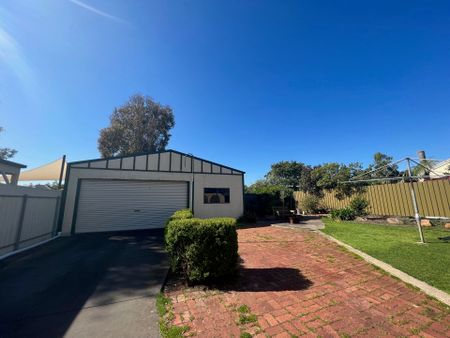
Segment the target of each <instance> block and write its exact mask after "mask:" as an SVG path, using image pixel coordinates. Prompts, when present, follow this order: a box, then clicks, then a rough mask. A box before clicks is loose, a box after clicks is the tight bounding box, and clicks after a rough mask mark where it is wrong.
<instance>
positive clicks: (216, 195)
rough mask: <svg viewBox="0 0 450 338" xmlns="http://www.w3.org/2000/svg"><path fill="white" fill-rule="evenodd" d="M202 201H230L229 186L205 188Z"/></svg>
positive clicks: (208, 202) (212, 202) (221, 202)
mask: <svg viewBox="0 0 450 338" xmlns="http://www.w3.org/2000/svg"><path fill="white" fill-rule="evenodd" d="M203 201H204V203H205V204H223V203H230V188H205V189H204V193H203Z"/></svg>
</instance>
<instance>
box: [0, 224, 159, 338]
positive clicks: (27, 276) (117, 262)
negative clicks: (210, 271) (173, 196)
mask: <svg viewBox="0 0 450 338" xmlns="http://www.w3.org/2000/svg"><path fill="white" fill-rule="evenodd" d="M167 269H168V260H167V257H166V254H165V253H164V246H163V230H145V231H134V232H115V233H96V234H81V235H76V236H71V237H63V238H59V239H57V240H54V241H53V242H50V243H47V244H45V245H43V246H41V247H38V248H35V249H32V250H30V251H27V252H24V253H22V254H19V255H16V256H14V257H10V258H8V259H6V260H4V261H1V262H0V300H1V301H0V337H2V338H3V337H61V336H69V337H70V336H73V337H75V336H89V337H94V336H95V337H103V336H115V337H119V336H120V337H148V336H152V337H153V336H158V335H159V332H158V325H157V315H156V313H155V310H154V298H155V297H154V296H155V295H156V294H157V293H158V292H159V290H160V288H161V285H162V283H163V282H164V278H165V276H166V273H167Z"/></svg>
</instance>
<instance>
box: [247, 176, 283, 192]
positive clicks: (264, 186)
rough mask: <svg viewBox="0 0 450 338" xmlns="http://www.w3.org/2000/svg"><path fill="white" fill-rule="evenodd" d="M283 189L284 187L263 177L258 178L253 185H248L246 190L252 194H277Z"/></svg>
mask: <svg viewBox="0 0 450 338" xmlns="http://www.w3.org/2000/svg"><path fill="white" fill-rule="evenodd" d="M281 189H282V187H280V186H278V185H274V184H271V183H270V182H269V181H267V180H265V179H262V180H257V181H256V182H255V183H253V184H252V185H250V186H248V187H246V192H247V193H250V194H260V195H262V194H268V195H273V196H275V195H277V194H279V193H280V191H281Z"/></svg>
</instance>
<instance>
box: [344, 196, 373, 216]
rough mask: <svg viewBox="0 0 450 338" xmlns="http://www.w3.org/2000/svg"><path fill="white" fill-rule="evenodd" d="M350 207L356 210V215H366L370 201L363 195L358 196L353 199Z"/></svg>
mask: <svg viewBox="0 0 450 338" xmlns="http://www.w3.org/2000/svg"><path fill="white" fill-rule="evenodd" d="M349 207H350V209H352V210H353V211H354V213H355V216H365V215H367V208H368V207H369V201H368V200H366V199H365V198H364V197H362V196H356V197H355V198H354V199H352V200H351V202H350V205H349Z"/></svg>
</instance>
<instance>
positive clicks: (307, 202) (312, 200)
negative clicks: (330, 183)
mask: <svg viewBox="0 0 450 338" xmlns="http://www.w3.org/2000/svg"><path fill="white" fill-rule="evenodd" d="M299 207H300V209H301V210H302V211H305V212H308V213H316V212H318V211H319V210H320V209H321V207H320V198H319V197H318V196H315V195H305V197H303V198H302V199H301V200H300V201H299Z"/></svg>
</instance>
